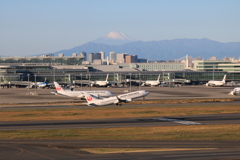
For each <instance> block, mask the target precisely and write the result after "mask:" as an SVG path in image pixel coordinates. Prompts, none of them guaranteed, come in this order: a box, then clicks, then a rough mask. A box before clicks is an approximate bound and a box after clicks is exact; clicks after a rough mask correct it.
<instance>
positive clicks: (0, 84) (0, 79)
mask: <svg viewBox="0 0 240 160" xmlns="http://www.w3.org/2000/svg"><path fill="white" fill-rule="evenodd" d="M1 88H2V76H1V75H0V89H1Z"/></svg>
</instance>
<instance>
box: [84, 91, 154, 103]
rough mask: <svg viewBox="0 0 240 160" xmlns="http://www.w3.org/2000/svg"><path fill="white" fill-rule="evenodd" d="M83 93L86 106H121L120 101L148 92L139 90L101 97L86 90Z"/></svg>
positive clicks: (130, 99)
mask: <svg viewBox="0 0 240 160" xmlns="http://www.w3.org/2000/svg"><path fill="white" fill-rule="evenodd" d="M83 94H84V96H85V99H86V100H87V103H83V104H87V105H88V106H105V105H110V104H116V105H119V106H121V102H125V103H127V102H131V101H132V100H133V99H136V98H139V97H145V96H147V95H148V94H149V92H148V91H145V90H140V91H135V92H129V93H126V94H122V95H118V96H113V97H109V98H103V99H97V98H95V97H94V96H92V95H91V94H89V93H87V92H84V93H83Z"/></svg>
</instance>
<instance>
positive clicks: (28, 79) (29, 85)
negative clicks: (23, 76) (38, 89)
mask: <svg viewBox="0 0 240 160" xmlns="http://www.w3.org/2000/svg"><path fill="white" fill-rule="evenodd" d="M27 76H28V95H29V88H30V83H29V76H30V75H29V74H27Z"/></svg>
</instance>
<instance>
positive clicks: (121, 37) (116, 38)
mask: <svg viewBox="0 0 240 160" xmlns="http://www.w3.org/2000/svg"><path fill="white" fill-rule="evenodd" d="M133 41H135V40H134V39H132V38H130V37H128V36H126V35H125V34H123V33H122V32H117V31H111V32H109V33H108V34H106V35H104V36H102V37H100V38H98V39H96V40H94V41H92V42H94V43H101V44H108V45H122V44H125V43H129V42H133Z"/></svg>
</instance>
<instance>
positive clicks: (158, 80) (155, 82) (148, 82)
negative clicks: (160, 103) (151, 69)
mask: <svg viewBox="0 0 240 160" xmlns="http://www.w3.org/2000/svg"><path fill="white" fill-rule="evenodd" d="M159 84H160V74H159V76H158V78H157V80H156V81H146V82H144V83H143V85H146V86H157V85H159Z"/></svg>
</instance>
